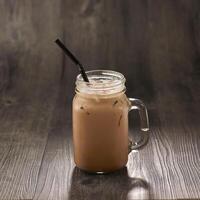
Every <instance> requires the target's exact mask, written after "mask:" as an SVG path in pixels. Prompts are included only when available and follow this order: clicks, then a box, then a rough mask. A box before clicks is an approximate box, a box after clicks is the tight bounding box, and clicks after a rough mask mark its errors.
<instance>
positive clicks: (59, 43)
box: [55, 39, 89, 82]
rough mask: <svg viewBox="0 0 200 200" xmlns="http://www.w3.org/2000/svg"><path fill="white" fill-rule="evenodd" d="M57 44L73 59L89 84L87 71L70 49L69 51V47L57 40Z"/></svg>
mask: <svg viewBox="0 0 200 200" xmlns="http://www.w3.org/2000/svg"><path fill="white" fill-rule="evenodd" d="M55 43H56V44H57V45H58V46H59V47H60V48H61V49H62V50H63V51H64V52H65V54H66V55H68V56H69V57H70V58H71V60H72V61H73V62H74V63H75V64H76V65H78V66H79V71H80V73H81V75H82V77H83V80H84V81H85V82H89V80H88V77H87V75H86V73H85V70H84V68H83V65H82V64H81V63H80V62H79V61H78V59H77V58H76V57H75V56H74V55H73V54H72V53H71V52H70V51H69V49H67V47H65V45H64V44H63V43H62V42H61V41H60V40H59V39H56V40H55Z"/></svg>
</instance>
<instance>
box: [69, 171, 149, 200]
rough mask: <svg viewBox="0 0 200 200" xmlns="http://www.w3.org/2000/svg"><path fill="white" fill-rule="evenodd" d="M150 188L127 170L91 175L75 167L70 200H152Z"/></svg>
mask: <svg viewBox="0 0 200 200" xmlns="http://www.w3.org/2000/svg"><path fill="white" fill-rule="evenodd" d="M149 190H150V186H149V184H148V183H147V181H145V180H144V179H141V178H131V177H129V176H128V172H127V168H126V167H124V168H122V169H121V170H118V171H116V172H113V173H110V174H109V176H108V175H91V174H88V173H86V172H84V171H82V170H80V169H79V168H77V167H75V168H74V170H73V173H72V178H71V185H70V190H69V200H81V199H87V200H94V199H95V200H100V199H101V200H102V199H109V200H112V199H113V200H124V199H127V200H129V199H150V191H149Z"/></svg>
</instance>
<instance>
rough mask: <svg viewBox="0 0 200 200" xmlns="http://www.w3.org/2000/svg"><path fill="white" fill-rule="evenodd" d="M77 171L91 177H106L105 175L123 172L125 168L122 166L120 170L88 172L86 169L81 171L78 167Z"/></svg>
mask: <svg viewBox="0 0 200 200" xmlns="http://www.w3.org/2000/svg"><path fill="white" fill-rule="evenodd" d="M76 167H77V168H78V169H79V170H81V171H83V172H85V173H87V174H91V175H107V174H112V173H116V172H118V171H121V170H123V169H124V168H126V166H125V165H124V166H122V167H120V168H117V169H113V170H109V171H90V170H87V169H83V168H80V167H78V166H76Z"/></svg>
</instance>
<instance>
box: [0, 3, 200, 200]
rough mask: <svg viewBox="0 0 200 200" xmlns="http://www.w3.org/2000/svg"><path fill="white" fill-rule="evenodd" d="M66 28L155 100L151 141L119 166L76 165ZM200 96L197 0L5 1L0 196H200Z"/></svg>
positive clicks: (134, 92) (90, 65)
mask: <svg viewBox="0 0 200 200" xmlns="http://www.w3.org/2000/svg"><path fill="white" fill-rule="evenodd" d="M58 37H59V38H60V39H61V40H62V41H64V43H65V44H66V45H67V46H68V47H69V48H70V49H71V50H73V52H74V53H75V54H76V55H77V57H79V58H80V60H81V61H82V62H83V63H84V64H85V66H86V69H87V70H92V69H111V70H117V71H120V72H121V73H123V74H124V75H125V77H126V79H127V84H126V85H127V95H128V96H130V97H137V98H140V99H142V100H143V101H144V102H145V103H146V104H147V107H148V110H149V116H150V125H151V130H150V141H149V143H148V145H147V146H146V147H145V148H144V149H142V150H141V151H136V152H132V153H131V154H130V156H129V162H128V164H127V168H126V169H123V170H122V171H120V172H117V173H114V174H112V175H104V176H91V175H88V174H85V173H83V172H81V171H79V170H78V169H76V168H74V163H73V150H72V143H71V135H72V132H71V100H72V98H73V95H74V81H75V77H76V76H77V73H78V70H77V68H76V66H74V65H73V64H72V63H71V61H70V60H69V59H68V58H66V57H65V56H64V54H63V53H62V52H61V50H60V49H58V47H57V46H56V45H55V44H54V40H55V39H56V38H58ZM199 105H200V1H199V0H154V1H153V0H134V1H133V0H124V1H120V0H109V1H106V0H85V1H82V0H76V1H72V0H66V1H64V0H43V1H39V0H18V1H15V0H0V199H2V200H3V199H7V200H8V199H70V200H75V199H79V200H80V199H115V200H117V199H133V198H146V199H158V198H162V199H163V198H165V199H175V198H190V199H194V198H200V126H199V122H200V121H199V120H200V108H199ZM130 119H131V121H132V120H135V126H136V127H137V126H138V124H137V122H138V117H137V116H136V115H135V116H133V115H131V116H130ZM131 123H132V122H131ZM133 130H134V131H137V130H135V129H134V128H132V126H131V131H130V134H131V135H132V134H133Z"/></svg>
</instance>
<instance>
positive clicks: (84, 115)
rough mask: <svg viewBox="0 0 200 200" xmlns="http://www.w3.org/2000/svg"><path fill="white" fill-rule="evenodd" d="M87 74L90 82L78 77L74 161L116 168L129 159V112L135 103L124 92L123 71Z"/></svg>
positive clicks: (103, 169) (101, 169) (101, 168)
mask: <svg viewBox="0 0 200 200" xmlns="http://www.w3.org/2000/svg"><path fill="white" fill-rule="evenodd" d="M87 74H88V77H89V80H90V83H86V82H84V81H83V80H82V78H81V76H80V75H79V76H78V77H77V82H76V95H75V97H74V100H73V142H74V160H75V163H76V165H77V166H78V167H79V168H81V169H83V170H85V171H89V172H111V171H115V170H117V169H120V168H122V167H123V166H125V165H126V163H127V160H128V153H129V150H128V145H129V140H128V112H129V110H130V109H131V108H132V107H134V108H135V105H134V106H133V104H132V103H131V101H130V100H129V99H128V98H127V97H126V95H125V93H124V92H125V86H124V83H125V78H124V76H123V75H122V74H120V73H117V72H112V71H90V72H87ZM136 107H137V106H136ZM142 142H143V143H144V141H142ZM142 145H143V144H142ZM140 146H141V144H140Z"/></svg>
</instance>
